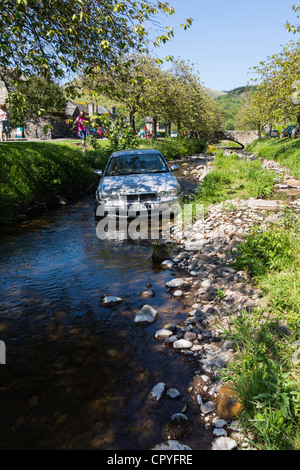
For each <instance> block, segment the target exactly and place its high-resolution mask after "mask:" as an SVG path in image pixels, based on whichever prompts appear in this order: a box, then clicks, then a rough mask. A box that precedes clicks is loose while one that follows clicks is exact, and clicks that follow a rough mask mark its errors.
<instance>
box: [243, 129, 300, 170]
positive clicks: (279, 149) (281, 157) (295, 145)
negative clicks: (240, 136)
mask: <svg viewBox="0 0 300 470" xmlns="http://www.w3.org/2000/svg"><path fill="white" fill-rule="evenodd" d="M247 150H248V151H249V152H251V153H254V154H255V155H257V156H259V157H262V158H266V159H267V160H275V161H277V162H278V163H280V164H281V165H282V166H285V167H286V168H288V169H289V170H291V173H292V174H293V176H295V177H296V178H299V177H300V158H299V155H300V138H299V139H289V138H285V139H259V140H256V141H255V142H253V143H252V144H250V145H248V146H247Z"/></svg>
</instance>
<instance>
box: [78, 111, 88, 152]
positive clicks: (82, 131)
mask: <svg viewBox="0 0 300 470" xmlns="http://www.w3.org/2000/svg"><path fill="white" fill-rule="evenodd" d="M76 123H78V134H79V137H80V139H81V143H82V151H83V152H85V151H86V123H87V121H86V117H85V113H84V111H80V113H79V116H78V117H77V119H76V121H75V124H76Z"/></svg>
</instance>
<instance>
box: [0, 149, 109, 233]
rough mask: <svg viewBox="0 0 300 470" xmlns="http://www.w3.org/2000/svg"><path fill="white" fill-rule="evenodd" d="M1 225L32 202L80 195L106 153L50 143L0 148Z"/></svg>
mask: <svg viewBox="0 0 300 470" xmlns="http://www.w3.org/2000/svg"><path fill="white" fill-rule="evenodd" d="M0 161H1V167H0V223H2V224H7V223H12V222H15V221H17V220H18V219H19V217H20V214H22V212H23V211H24V210H26V209H27V208H28V207H30V206H31V205H32V204H34V203H38V204H46V205H47V204H49V202H50V201H52V200H53V199H54V198H56V197H67V196H75V195H77V196H78V195H80V194H81V193H83V192H84V191H86V190H87V189H88V187H89V186H90V185H92V184H93V182H96V180H97V178H96V177H95V175H94V174H93V169H95V168H102V167H103V166H104V163H105V161H106V156H105V154H103V153H101V152H95V151H87V152H86V153H85V154H83V153H82V152H81V149H80V147H77V146H73V145H70V144H63V143H50V142H9V143H4V144H2V145H0Z"/></svg>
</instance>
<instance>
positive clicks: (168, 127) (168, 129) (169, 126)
mask: <svg viewBox="0 0 300 470" xmlns="http://www.w3.org/2000/svg"><path fill="white" fill-rule="evenodd" d="M167 134H168V136H169V137H170V135H171V122H170V121H168V124H167Z"/></svg>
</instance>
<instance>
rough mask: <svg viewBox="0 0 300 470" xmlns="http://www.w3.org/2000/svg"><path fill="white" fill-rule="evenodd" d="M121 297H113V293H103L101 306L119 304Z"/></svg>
mask: <svg viewBox="0 0 300 470" xmlns="http://www.w3.org/2000/svg"><path fill="white" fill-rule="evenodd" d="M122 301H123V299H121V297H115V296H114V295H105V296H104V297H103V299H102V301H101V305H102V307H114V306H115V305H119V303H121V302H122Z"/></svg>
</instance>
